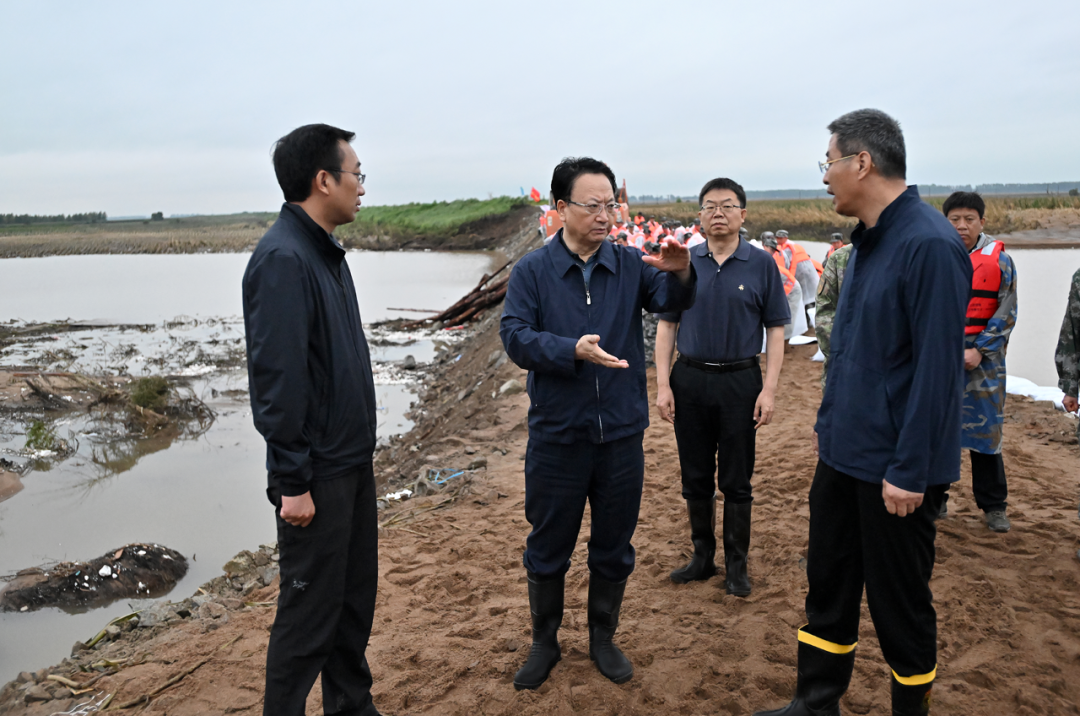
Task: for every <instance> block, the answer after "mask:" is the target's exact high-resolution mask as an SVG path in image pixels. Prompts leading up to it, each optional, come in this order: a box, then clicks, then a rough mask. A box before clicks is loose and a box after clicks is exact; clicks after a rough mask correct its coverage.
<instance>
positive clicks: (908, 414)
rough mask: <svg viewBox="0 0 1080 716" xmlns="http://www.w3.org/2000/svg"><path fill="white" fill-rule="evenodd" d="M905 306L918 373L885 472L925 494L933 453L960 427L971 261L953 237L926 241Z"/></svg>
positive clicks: (914, 262) (911, 267) (910, 269)
mask: <svg viewBox="0 0 1080 716" xmlns="http://www.w3.org/2000/svg"><path fill="white" fill-rule="evenodd" d="M907 275H908V276H909V277H910V280H909V281H907V282H906V284H905V286H904V296H903V299H902V301H903V304H902V305H903V307H904V310H905V312H906V314H907V317H908V326H909V330H910V331H911V350H912V362H913V364H914V365H913V375H912V382H911V389H910V392H909V394H908V401H907V405H906V408H905V410H904V412H903V414H902V417H901V421H902V422H901V425H900V426H899V436H898V439H897V446H896V452H895V453H894V456H893V459H892V461H891V462H890V463H889V466H888V468H887V469H886V472H885V479H886V480H887V481H888V482H889V484H891V485H894V486H896V487H899V488H901V489H904V490H908V491H910V492H919V493H922V492H925V491H926V486H927V484H928V479H929V477H930V475H929V471H930V456H931V450H930V449H928V446H930V445H933V444H936V443H937V442H938V441H939V436H941V435H943V434H944V431H946V430H950V429H951V430H957V431H959V429H960V422H959V420H958V419H957V417H958V416H959V413H960V409H961V401H962V400H963V386H964V376H963V371H964V356H963V350H964V346H963V341H962V340H961V338H960V337H961V336H963V335H964V324H965V320H964V318H965V314H966V313H967V304H968V292H969V290H970V286H971V262H970V261H969V260H968V258H967V256H965V255H964V253H963V251H962V249H961V248H960V247H959V246H958V245H957V246H953V245H952V244H951V243H950V241H949V240H948V239H942V240H939V241H926V242H923V243H922V244H920V246H919V247H918V249H916V251H915V252H914V253H913V255H912V257H911V260H910V262H909V264H908V266H907Z"/></svg>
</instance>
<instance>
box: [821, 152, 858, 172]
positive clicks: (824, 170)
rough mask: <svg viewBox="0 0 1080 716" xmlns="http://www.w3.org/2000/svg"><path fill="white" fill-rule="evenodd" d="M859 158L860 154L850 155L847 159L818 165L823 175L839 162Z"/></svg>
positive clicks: (833, 160)
mask: <svg viewBox="0 0 1080 716" xmlns="http://www.w3.org/2000/svg"><path fill="white" fill-rule="evenodd" d="M857 156H859V155H858V154H849V155H847V156H846V157H840V158H839V159H830V160H829V161H827V162H818V163H817V165H818V169H820V170H821V173H822V174H824V173H825V172H827V171H829V167H830V166H831V165H833V164H836V163H837V162H842V161H844V160H845V159H851V158H852V157H857Z"/></svg>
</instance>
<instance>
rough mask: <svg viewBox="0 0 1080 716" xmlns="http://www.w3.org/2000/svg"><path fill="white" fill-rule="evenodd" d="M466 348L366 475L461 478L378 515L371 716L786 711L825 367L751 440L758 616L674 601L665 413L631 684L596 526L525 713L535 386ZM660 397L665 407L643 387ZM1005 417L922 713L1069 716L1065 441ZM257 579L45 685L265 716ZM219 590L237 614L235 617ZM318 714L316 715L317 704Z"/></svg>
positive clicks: (672, 458) (805, 373)
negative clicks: (597, 572) (607, 621)
mask: <svg viewBox="0 0 1080 716" xmlns="http://www.w3.org/2000/svg"><path fill="white" fill-rule="evenodd" d="M515 241H516V244H515V243H514V242H511V245H510V246H509V247H508V253H509V254H510V255H512V256H517V255H520V253H521V252H522V251H523V250H524V249H526V248H528V247H529V246H530V245H534V244H531V242H532V241H534V240H533V239H530V238H528V237H527V235H526V233H525V232H524V231H522V232H519V234H518V235H517V237H516V239H515ZM494 313H496V312H493V314H494ZM474 330H475V334H474V335H473V336H472V338H471V339H470V340H469V341H467V342H466V343H463V344H461V345H460V346H458V348H457V349H455V350H454V352H453V354H447V355H445V356H444V360H443V362H442V363H441V364H440V367H439V368H438V373H437V375H436V377H435V379H434V381H433V382H432V384H431V385H430V386H429V388H428V390H427V391H426V393H425V394H424V395H423V396H422V401H421V402H420V403H419V404H418V406H417V410H416V417H415V419H416V422H417V425H416V428H415V429H414V430H413V431H412V432H411V433H410V434H409V435H407V436H405V437H404V438H402V439H400V440H397V441H395V442H394V443H393V445H392V446H391V447H390V448H389V449H388V450H386V451H384V452H383V453H381V455H380V457H379V464H378V472H379V474H380V475H381V476H382V477H383V479H384V481H385V482H389V483H395V482H397V483H400V482H403V481H407V480H414V479H415V478H416V475H417V474H418V473H419V472H420V471H421V470H426V469H428V468H436V469H441V468H454V469H455V471H456V470H457V469H462V468H465V467H468V466H472V468H473V472H472V473H471V475H472V476H471V479H470V481H469V482H468V483H467V484H464V483H459V484H455V481H454V480H455V479H457V480H460V479H462V478H455V479H452V480H450V481H449V482H448V483H447V486H446V487H445V488H444V489H443V491H442V492H437V493H435V494H430V495H425V496H422V497H417V498H414V499H411V500H408V501H406V502H404V503H392V504H393V505H394V506H392V507H389V508H387V509H386V510H384V511H382V512H381V513H380V520H381V522H382V525H383V529H382V533H381V537H380V570H379V572H380V583H379V596H378V602H377V606H376V613H375V628H374V632H373V635H372V641H371V646H370V648H369V651H368V657H369V660H370V662H371V666H372V670H373V672H374V675H375V688H374V692H375V701H376V704H377V705H378V706H379V709H380V710H381V711H382V712H384V713H387V714H421V713H424V714H458V715H462V716H465V715H468V716H474V715H476V714H506V715H513V716H531V715H534V714H535V715H541V714H543V715H545V716H546V715H549V714H572V713H594V714H611V715H615V714H619V715H624V714H642V715H645V714H657V713H680V714H717V713H719V714H731V715H735V714H748V713H750V712H752V711H754V710H755V709H758V708H764V707H767V706H774V705H779V704H781V703H784V702H786V700H787V699H788V698H789V697H790V695H791V692H792V689H793V686H794V683H795V652H796V645H795V630H796V629H797V628H798V627H799V626H800V625H801V624H803V623H804V615H803V600H804V598H805V594H806V576H805V572H804V567H803V565H804V558H805V555H806V537H807V523H808V515H809V512H808V507H807V492H808V490H809V486H810V482H811V479H812V476H813V469H814V463H815V459H814V456H813V454H812V452H811V449H810V441H809V431H810V426H811V425H812V422H813V419H814V414H815V411H816V408H817V405H818V403H819V401H820V391H819V388H818V371H819V369H820V366H819V365H818V364H815V363H811V362H810V360H809V358H810V355H811V354H812V353H813V350H814V347H813V346H804V347H797V348H795V349H794V350H793V351H792V352H791V353H789V354H788V356H787V358H786V364H785V369H784V372H783V374H782V376H781V383H780V399H779V401H778V413H777V418H776V419H775V421H774V423H773V424H772V425H770V426H768V427H766V428H764V429H763V430H762V431H761V433H760V434H759V436H758V462H757V473H756V477H755V485H756V490H755V492H756V501H755V505H756V506H755V510H754V537H753V542H752V546H751V551H750V575H751V579H752V581H753V584H754V592H753V594H752V595H751V596H750V597H748V598H746V599H738V598H735V597H730V596H726V595H725V594H724V592H723V582H722V576H718V577H715V578H713V579H711V580H709V581H708V582H704V583H697V584H692V585H683V586H677V585H675V584H673V583H671V582H670V580H668V578H667V575H668V573H669V572H670V571H671V570H672V569H674V568H675V567H678V566H680V565H681V564H682V563H683V562H684V561H685V560H686V558H687V555H688V551H689V548H690V545H689V538H688V534H687V525H686V518H685V508H684V506H683V501H682V499H681V497H680V490H679V464H678V456H677V451H676V445H675V439H674V435H673V431H672V430H671V427H670V426H669V425H668V424H666V423H663V422H661V421H660V420H659V418H658V417H657V415H656V412H655V409H654V410H653V414H652V427H650V428H649V429H648V431H647V432H646V435H645V458H646V476H645V494H644V498H643V501H642V507H641V518H640V521H639V525H638V530H637V534H636V536H635V540H634V542H635V545H636V547H637V550H638V566H637V570H636V571H635V573H634V574H633V575H632V576H631V578H630V584H629V587H628V589H627V595H626V601H625V604H624V606H623V612H622V619H621V626H620V629H619V633H618V635H617V637H616V638H617V641H618V643H619V644H620V645H621V647H622V648H623V650H624V651H625V652H626V654H627V655H628V656H629V657H630V659H631V660H632V661H633V662H634V665H635V669H636V670H635V675H634V678H633V679H632V680H631V681H630V682H628V683H627V684H624V685H622V686H616V685H614V684H612V683H611V682H609V681H607V680H606V679H604V678H603V677H602V676H601V675H600V674H599V673H598V672H597V671H596V668H595V666H594V665H593V664H592V663H591V662H590V661H589V658H588V631H587V624H586V616H585V603H586V596H587V591H588V571H587V568H586V566H585V557H586V553H587V552H586V550H587V545H586V543H587V539H588V519H589V518H588V516H586V524H585V526H584V527H583V529H582V533H581V538H580V539H579V543H578V548H577V550H576V551H575V554H574V557H573V566H572V568H571V570H570V572H569V574H568V576H567V598H566V616H565V619H564V621H563V629H562V630H561V632H560V638H561V641H562V647H563V657H564V658H563V661H562V662H561V663H560V664H559V665H558V666H557V667H556V668H555V670H554V671H553V672H552V675H551V678H550V679H549V680H548V682H547V683H546V684H545V685H544V686H543V687H542V688H541V689H540V690H538V691H536V692H528V691H526V692H517V691H515V690H514V688H513V685H512V678H513V674H514V671H515V670H516V669H517V668H518V667H519V666H520V664H521V663H522V662H523V661H524V659H525V656H526V653H527V651H528V645H529V638H530V637H529V615H528V600H527V592H526V584H525V572H524V569H523V568H522V566H521V551H522V549H523V546H524V541H525V537H526V535H527V534H528V530H529V526H528V524H527V523H526V521H525V518H524V514H523V504H524V484H523V479H522V466H523V462H522V460H523V459H524V455H525V445H526V442H527V431H526V415H527V410H528V398H527V397H526V396H525V395H524V394H522V393H514V392H513V391H512V390H511V391H507V392H506V393H504V394H503V395H502V396H499V389H500V387H501V386H502V385H504V384H505V383H506V382H507V381H509V380H511V379H513V380H518V381H520V382H521V383H524V379H525V375H524V372H523V371H521V370H520V369H518V368H516V367H515V366H514V365H513V364H512V363H509V362H507V361H505V359H504V358H503V357H502V356H503V354H502V352H501V346H500V344H499V341H498V336H497V331H498V322H497V317H495V316H494V315H493V316H489V317H488V318H486V319H485V320H484V321H482V322H481V323H480V324H479V325H478V326H477V327H476V329H474ZM457 355H460V356H461V357H460V358H457ZM649 378H650V399H651V400H655V373H654V370H653V369H650V371H649ZM493 393H495V395H496V397H493V396H492V394H493ZM1007 410H1008V422H1007V427H1006V438H1005V465H1006V470H1007V471H1008V474H1009V480H1010V485H1009V487H1010V496H1009V502H1010V508H1009V511H1010V516H1011V517H1012V520H1013V529H1012V531H1011V532H1009V533H1008V534H1005V535H997V534H992V533H990V532H988V531H987V530H986V528H985V527H984V526H983V523H982V518H981V513H980V512H979V511H978V509H977V508H976V506H975V504H974V500H973V498H972V496H971V485H970V478H969V477H967V476H965V478H964V480H962V482H961V483H960V484H959V485H957V486H956V487H954V488H953V491H952V499H951V500H950V516H949V517H948V518H946V519H945V520H944V521H942V522H941V523H939V534H938V542H937V545H938V554H937V566H936V569H935V572H934V578H933V582H932V586H933V589H934V593H935V597H936V606H937V609H938V619H939V653H940V667H939V670H938V675H939V676H938V681H937V685H936V688H935V690H934V694H935V700H936V707H935V713H939V714H953V715H956V716H985V714H991V713H993V714H997V713H1009V714H1021V715H1023V716H1035V715H1039V716H1043V715H1048V714H1076V713H1080V709H1078V707H1077V704H1078V703H1080V562H1078V561H1077V560H1076V558H1075V556H1074V553H1075V552H1076V549H1077V546H1078V541H1080V523H1078V522H1077V481H1076V479H1075V477H1074V473H1075V465H1076V451H1077V447H1076V445H1075V444H1074V443H1075V438H1074V437H1073V433H1074V426H1075V423H1073V422H1072V421H1071V420H1070V419H1069V418H1067V417H1066V416H1064V415H1063V414H1061V413H1058V412H1055V411H1054V410H1053V409H1052V408H1051V407H1049V404H1047V403H1033V402H1032V401H1030V400H1027V399H1024V398H1016V397H1013V396H1010V398H1009V402H1008V404H1007ZM966 464H967V463H966V460H965V470H964V472H965V473H966V472H967V467H966ZM466 488H467V489H466ZM587 514H588V513H587ZM271 552H272V550H261V551H260V552H259V553H256V554H255V555H253V556H252V559H253V560H254V559H257V558H258V557H259V556H260V555H261V556H262V559H263V562H264V563H266V562H267V560H268V559H270V558H271V557H272V554H271ZM268 555H269V556H268ZM255 564H257V562H255ZM270 576H271V572H266V573H265V574H262V575H261V577H260V578H259V579H252V580H250V581H247V582H245V579H246V577H233V578H230V577H221V578H219V579H218V580H216V581H219V582H221V584H220V585H217V586H216V587H215V586H213V585H210V587H211V588H210V589H208V590H207V592H208V593H207V594H200V595H199V596H197V597H196V598H195V599H196V600H197V601H198V605H197V606H196V603H195V601H193V600H187V601H185V603H184V605H182V606H177V607H176V608H174V609H172V610H171V611H169V610H166V611H169V613H168V614H165V615H164V618H162V619H161V621H160V622H152V624H153V625H152V626H147V627H144V628H139V629H129V630H128V631H124V629H121V628H118V629H115V632H116V633H115V634H113V635H111V636H110V639H108V640H106V639H103V640H102V641H101V642H99V643H98V644H97V645H96V646H95V647H94V648H92V649H90V650H87V651H84V652H81V653H80V654H79V655H78V656H77V657H76V658H75V659H72V660H68V661H67V662H66V663H65V664H62V665H59V666H57V667H55V668H54V669H52V670H51V673H54V674H57V675H59V676H62V677H63V678H66V679H69V680H71V681H73V682H75V683H76V684H77V685H81V684H84V683H85V682H88V681H89V680H90V679H92V678H96V676H95V675H99V674H102V673H108V672H115V673H111V674H109V675H107V676H103V677H101V678H100V679H99V680H98V681H96V682H95V683H93V684H92V685H89V686H83V687H82V688H89V689H91V690H90V691H88V692H86V693H85V694H82V695H81V699H82V700H84V701H85V700H87V699H88V698H90V697H93V696H96V697H97V698H103V697H105V696H106V695H107V694H112V695H113V702H112V704H113V706H115V705H123V704H134V705H133V706H132V707H131V708H132V710H131V711H127V713H133V712H134V710H135V709H142V711H141V713H144V714H165V713H168V714H177V715H181V714H206V713H226V712H228V713H248V714H257V713H259V712H260V710H261V694H262V684H263V678H264V671H263V668H264V661H265V650H266V644H267V639H268V630H269V628H270V626H271V624H272V622H273V616H274V615H273V599H274V597H275V594H276V582H275V581H270V582H269V586H266V587H263V586H261V585H262V584H263V583H265V582H266V581H267V579H266V578H267V577H270ZM230 585H231V586H230ZM229 589H233V590H234V591H235V596H233V597H228V596H224V594H227V593H228V590H229ZM219 595H221V596H219ZM188 602H190V604H188ZM210 604H213V606H209V605H210ZM159 611H161V610H160V609H159ZM158 617H162V615H160V614H159V615H158ZM859 642H860V644H859V654H858V658H857V660H856V667H855V674H854V678H853V680H852V685H851V689H850V691H849V693H848V695H847V696H846V697H845V699H844V702H843V709H844V711H845V713H857V714H884V713H888V703H889V702H888V678H889V677H888V669H887V667H886V666H885V664H884V662H883V661H882V658H881V652H880V648H879V647H878V642H877V639H876V637H875V636H874V631H873V627H872V624H871V622H870V618H869V614H868V612H867V611H866V608H865V607H864V609H863V620H862V629H861V633H860V639H859ZM83 669H88V671H83ZM49 673H50V672H49V671H43V672H42V673H39V674H36V675H31V674H26V675H24V677H23V679H24V680H23V682H22V683H17V684H16V683H13V684H9V685H8V686H6V687H4V689H3V690H2V691H0V712H6V713H21V714H51V713H54V712H56V711H62V710H65V709H67V708H69V707H70V706H71V705H73V704H75V703H78V702H79V700H78V699H75V698H73V697H72V696H71V695H70V689H69V690H68V691H66V692H63V694H64V696H63V698H62V699H56V700H51V701H48V702H33V701H31V702H27V699H26V696H27V692H28V691H30V690H31V689H32V688H33V686H42V684H44V686H42V690H44V691H45V692H48V693H49V694H50V695H51V694H52V692H54V691H56V692H61V690H62V688H61V687H62V683H61V687H57V686H56V685H55V680H53V681H52V682H49V681H48V675H49ZM35 681H37V682H41V683H33V682H35ZM76 690H81V688H78V689H76ZM35 693H38V694H40V693H41V691H35ZM307 712H308V713H309V714H317V713H321V701H320V695H319V687H318V686H317V685H316V687H315V690H314V692H313V693H312V695H311V697H310V699H309V701H308V709H307Z"/></svg>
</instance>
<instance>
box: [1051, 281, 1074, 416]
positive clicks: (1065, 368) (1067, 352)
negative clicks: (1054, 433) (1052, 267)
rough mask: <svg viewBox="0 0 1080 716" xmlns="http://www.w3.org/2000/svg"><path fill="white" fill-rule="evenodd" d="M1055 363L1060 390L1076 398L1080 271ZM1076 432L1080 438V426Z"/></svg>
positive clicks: (1071, 296)
mask: <svg viewBox="0 0 1080 716" xmlns="http://www.w3.org/2000/svg"><path fill="white" fill-rule="evenodd" d="M1054 363H1055V364H1056V365H1057V373H1058V388H1060V389H1061V390H1062V392H1064V393H1065V395H1071V396H1073V397H1074V398H1075V397H1076V396H1077V392H1078V390H1080V270H1078V271H1077V272H1076V273H1074V274H1073V277H1072V286H1071V287H1070V288H1069V305H1068V307H1067V308H1066V309H1065V320H1063V321H1062V322H1061V333H1060V335H1058V344H1057V350H1056V351H1054ZM1076 431H1077V437H1080V424H1078V425H1077V428H1076Z"/></svg>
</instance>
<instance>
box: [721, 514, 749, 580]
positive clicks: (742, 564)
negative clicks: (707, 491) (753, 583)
mask: <svg viewBox="0 0 1080 716" xmlns="http://www.w3.org/2000/svg"><path fill="white" fill-rule="evenodd" d="M752 507H753V503H751V502H747V503H746V504H745V505H736V504H732V503H731V502H730V501H728V500H724V568H725V573H724V588H725V589H726V590H727V593H728V594H733V595H735V596H736V597H746V596H749V595H750V577H749V576H747V574H746V555H747V553H748V552H749V551H750V510H751V508H752Z"/></svg>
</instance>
